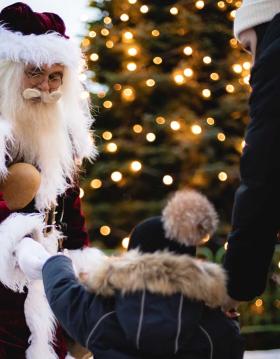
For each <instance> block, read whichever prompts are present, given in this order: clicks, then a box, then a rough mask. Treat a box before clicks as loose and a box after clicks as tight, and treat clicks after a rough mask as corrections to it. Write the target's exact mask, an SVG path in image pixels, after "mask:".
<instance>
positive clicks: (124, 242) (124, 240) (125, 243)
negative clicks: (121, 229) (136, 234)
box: [122, 237, 129, 249]
mask: <svg viewBox="0 0 280 359" xmlns="http://www.w3.org/2000/svg"><path fill="white" fill-rule="evenodd" d="M128 245H129V237H125V238H123V240H122V247H123V248H124V249H127V248H128Z"/></svg>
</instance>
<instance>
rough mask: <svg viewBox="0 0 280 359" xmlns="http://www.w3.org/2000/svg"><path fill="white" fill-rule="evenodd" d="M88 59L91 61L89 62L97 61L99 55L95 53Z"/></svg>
mask: <svg viewBox="0 0 280 359" xmlns="http://www.w3.org/2000/svg"><path fill="white" fill-rule="evenodd" d="M89 58H90V59H91V61H98V59H99V55H98V54H96V53H93V54H91V55H90V57H89Z"/></svg>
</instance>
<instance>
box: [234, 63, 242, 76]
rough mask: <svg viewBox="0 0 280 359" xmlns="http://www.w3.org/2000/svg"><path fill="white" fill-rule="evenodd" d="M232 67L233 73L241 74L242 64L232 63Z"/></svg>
mask: <svg viewBox="0 0 280 359" xmlns="http://www.w3.org/2000/svg"><path fill="white" fill-rule="evenodd" d="M232 68H233V71H234V72H235V73H237V74H241V72H242V66H241V65H240V64H234V65H232Z"/></svg>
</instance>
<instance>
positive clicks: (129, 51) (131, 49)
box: [127, 47, 138, 56]
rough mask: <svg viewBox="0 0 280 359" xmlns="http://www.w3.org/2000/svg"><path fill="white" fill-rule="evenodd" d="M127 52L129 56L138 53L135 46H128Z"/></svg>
mask: <svg viewBox="0 0 280 359" xmlns="http://www.w3.org/2000/svg"><path fill="white" fill-rule="evenodd" d="M127 53H128V55H129V56H136V55H137V54H138V51H137V49H136V47H130V48H129V49H128V50H127Z"/></svg>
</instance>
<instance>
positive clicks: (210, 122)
mask: <svg viewBox="0 0 280 359" xmlns="http://www.w3.org/2000/svg"><path fill="white" fill-rule="evenodd" d="M206 122H207V123H208V125H209V126H213V125H214V124H215V120H214V118H212V117H208V118H207V120H206Z"/></svg>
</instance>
